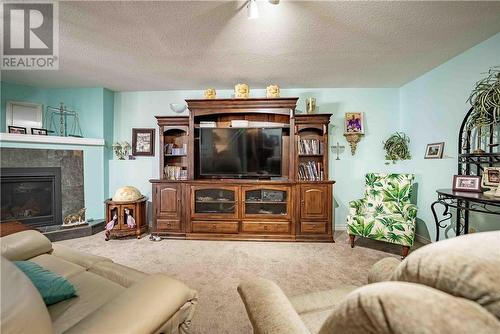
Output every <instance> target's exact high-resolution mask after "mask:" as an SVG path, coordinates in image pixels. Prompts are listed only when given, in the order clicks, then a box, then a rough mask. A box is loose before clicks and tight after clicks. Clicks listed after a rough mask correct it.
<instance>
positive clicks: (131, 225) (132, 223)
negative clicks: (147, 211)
mask: <svg viewBox="0 0 500 334" xmlns="http://www.w3.org/2000/svg"><path fill="white" fill-rule="evenodd" d="M125 214H126V215H127V226H128V228H134V227H135V219H134V217H132V215H131V214H130V210H129V209H125Z"/></svg>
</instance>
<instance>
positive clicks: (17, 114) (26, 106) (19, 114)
mask: <svg viewBox="0 0 500 334" xmlns="http://www.w3.org/2000/svg"><path fill="white" fill-rule="evenodd" d="M42 118H43V105H42V104H40V103H30V102H20V101H19V102H18V101H7V103H6V104H5V123H6V124H7V125H12V126H14V127H25V128H26V129H27V131H29V129H31V128H41V127H42Z"/></svg>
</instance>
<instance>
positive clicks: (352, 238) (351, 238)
mask: <svg viewBox="0 0 500 334" xmlns="http://www.w3.org/2000/svg"><path fill="white" fill-rule="evenodd" d="M355 238H356V236H355V235H354V234H349V239H350V240H351V248H354V239H355Z"/></svg>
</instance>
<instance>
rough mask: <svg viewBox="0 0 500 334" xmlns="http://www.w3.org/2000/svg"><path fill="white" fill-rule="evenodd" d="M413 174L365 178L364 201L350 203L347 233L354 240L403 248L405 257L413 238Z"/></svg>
mask: <svg viewBox="0 0 500 334" xmlns="http://www.w3.org/2000/svg"><path fill="white" fill-rule="evenodd" d="M414 178H415V177H414V175H413V174H379V173H368V174H366V177H365V181H366V187H365V198H363V199H358V200H355V201H351V202H349V214H348V215H347V231H348V233H349V238H350V239H351V247H354V238H355V237H356V236H361V237H366V238H370V239H374V240H381V241H385V242H390V243H393V244H398V245H401V246H403V249H402V258H405V257H406V255H408V251H409V250H410V247H411V246H413V239H414V237H415V223H416V219H417V207H416V206H415V205H413V204H411V203H410V195H411V190H412V185H413V180H414Z"/></svg>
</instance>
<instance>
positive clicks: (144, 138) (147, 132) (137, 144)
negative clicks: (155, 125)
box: [132, 129, 155, 156]
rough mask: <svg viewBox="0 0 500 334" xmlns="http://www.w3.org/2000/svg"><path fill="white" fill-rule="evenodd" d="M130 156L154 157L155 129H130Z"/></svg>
mask: <svg viewBox="0 0 500 334" xmlns="http://www.w3.org/2000/svg"><path fill="white" fill-rule="evenodd" d="M132 155H136V156H141V155H142V156H154V155H155V129H132Z"/></svg>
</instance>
